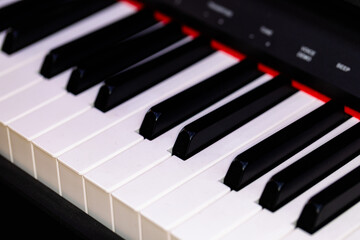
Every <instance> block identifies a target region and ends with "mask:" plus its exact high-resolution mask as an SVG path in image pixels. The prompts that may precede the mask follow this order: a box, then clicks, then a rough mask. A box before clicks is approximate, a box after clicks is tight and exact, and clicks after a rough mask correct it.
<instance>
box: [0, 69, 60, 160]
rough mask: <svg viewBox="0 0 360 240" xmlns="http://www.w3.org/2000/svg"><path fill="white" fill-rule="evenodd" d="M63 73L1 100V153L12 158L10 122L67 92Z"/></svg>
mask: <svg viewBox="0 0 360 240" xmlns="http://www.w3.org/2000/svg"><path fill="white" fill-rule="evenodd" d="M64 80H65V79H64V78H63V77H62V75H59V76H58V77H56V79H53V80H52V81H41V82H38V83H37V84H35V85H33V86H31V87H29V88H27V89H25V90H24V91H22V92H19V93H17V94H15V95H13V96H11V97H9V98H6V99H5V100H3V101H1V102H0V111H1V113H0V143H1V144H0V153H1V154H2V155H3V156H4V157H6V158H7V159H10V160H12V157H11V151H10V146H9V132H8V128H7V126H8V124H10V123H11V122H13V121H15V120H17V119H19V118H21V117H23V116H25V115H26V114H29V113H30V112H32V111H35V110H36V109H38V108H40V107H42V106H45V105H46V104H48V103H50V102H52V101H54V100H55V99H57V98H59V97H61V96H62V95H65V94H66V91H65V90H64V89H63V87H61V86H64V85H65V82H64Z"/></svg>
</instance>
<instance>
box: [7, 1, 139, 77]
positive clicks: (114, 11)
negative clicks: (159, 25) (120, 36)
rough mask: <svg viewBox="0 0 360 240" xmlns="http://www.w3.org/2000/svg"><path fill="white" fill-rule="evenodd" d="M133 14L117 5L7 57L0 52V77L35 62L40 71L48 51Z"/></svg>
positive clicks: (131, 10)
mask: <svg viewBox="0 0 360 240" xmlns="http://www.w3.org/2000/svg"><path fill="white" fill-rule="evenodd" d="M133 12H135V8H134V7H133V6H131V5H130V4H127V3H117V4H115V5H113V6H110V7H108V8H105V9H104V10H101V11H99V12H98V13H95V14H93V15H91V16H89V17H87V18H84V19H82V20H80V21H79V22H77V23H75V24H72V25H71V26H69V27H67V28H65V29H63V30H61V31H59V32H57V33H54V34H52V35H50V36H49V37H46V38H44V39H43V40H40V41H38V42H36V43H34V44H32V45H31V46H29V47H27V48H24V49H22V50H20V51H18V52H16V53H14V54H11V55H7V54H6V53H3V52H1V53H0V66H1V69H0V76H1V75H3V74H6V73H8V72H10V71H13V70H15V69H17V68H19V67H21V66H24V65H25V64H28V63H30V62H34V63H35V62H36V63H37V64H38V69H36V70H40V66H41V64H42V61H43V57H44V56H45V55H46V53H47V52H48V51H49V50H50V49H52V48H54V47H57V46H59V45H61V44H63V43H66V42H68V41H70V40H72V39H75V38H77V37H80V36H83V35H84V34H86V33H88V32H90V31H93V30H96V29H99V28H101V27H103V26H106V25H107V24H110V23H111V22H114V21H116V20H118V19H120V18H123V17H125V16H128V15H129V14H131V13H133Z"/></svg>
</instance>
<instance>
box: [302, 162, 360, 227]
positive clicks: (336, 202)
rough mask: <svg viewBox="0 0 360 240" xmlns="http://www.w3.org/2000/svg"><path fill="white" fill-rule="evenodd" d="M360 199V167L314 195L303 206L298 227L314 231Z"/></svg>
mask: <svg viewBox="0 0 360 240" xmlns="http://www.w3.org/2000/svg"><path fill="white" fill-rule="evenodd" d="M359 200H360V167H357V168H356V169H355V170H353V171H351V172H350V173H348V174H346V175H345V176H344V177H342V178H340V179H339V180H338V181H336V182H335V183H333V184H331V185H330V186H328V187H327V188H325V189H324V190H322V191H321V192H319V193H318V194H316V195H315V196H313V197H312V198H311V199H310V200H309V201H308V202H307V203H306V205H305V207H304V208H303V210H302V212H301V214H300V217H299V219H298V221H297V227H299V228H301V229H303V230H305V231H307V232H308V233H314V232H316V231H317V230H319V229H320V228H321V227H323V226H324V225H326V224H327V223H329V222H330V221H331V220H333V219H334V218H335V217H337V216H339V215H340V214H341V213H343V212H345V211H346V210H347V209H349V208H350V207H351V206H353V205H354V204H355V203H357V202H359Z"/></svg>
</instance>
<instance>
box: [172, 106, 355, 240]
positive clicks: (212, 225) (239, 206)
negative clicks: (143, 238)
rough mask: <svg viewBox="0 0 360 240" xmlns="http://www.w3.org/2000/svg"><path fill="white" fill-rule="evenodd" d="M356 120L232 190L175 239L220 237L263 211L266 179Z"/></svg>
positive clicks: (181, 229)
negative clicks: (262, 195)
mask: <svg viewBox="0 0 360 240" xmlns="http://www.w3.org/2000/svg"><path fill="white" fill-rule="evenodd" d="M318 105H319V103H316V106H318ZM355 122H356V121H354V120H351V121H349V122H347V123H346V124H345V125H343V126H342V127H339V128H338V129H337V130H335V131H332V132H330V133H329V134H328V135H326V136H324V137H323V138H321V139H319V140H318V141H316V142H314V143H313V144H312V145H310V146H309V147H307V148H305V149H303V150H302V151H300V152H299V153H298V154H296V155H294V156H293V157H291V158H290V159H288V160H287V161H285V162H283V163H282V164H280V165H279V166H277V167H276V168H274V169H272V170H270V171H269V172H267V173H266V174H264V175H263V176H261V177H260V178H258V179H257V180H256V181H254V182H252V183H251V184H249V185H248V186H246V187H245V188H243V189H241V190H240V191H238V192H235V191H232V192H230V193H229V194H227V195H226V196H225V197H223V198H221V199H219V200H218V201H216V202H215V203H214V204H212V205H210V206H209V207H208V208H206V209H204V210H202V211H201V212H200V213H199V214H197V215H195V216H193V217H192V218H190V219H189V220H188V221H186V222H184V223H183V224H181V225H179V226H178V227H176V228H175V229H173V230H172V232H171V233H172V239H197V238H196V236H202V237H203V238H204V239H218V238H219V237H221V236H224V235H225V234H226V233H228V232H230V231H231V230H233V229H234V228H236V227H237V226H239V225H241V224H242V223H244V222H246V220H248V219H249V218H251V217H252V216H254V215H255V214H256V213H259V212H260V211H261V209H262V207H261V206H260V205H258V204H257V203H256V202H257V201H258V199H259V198H260V195H261V193H262V190H263V188H264V186H265V184H266V182H267V181H268V179H269V178H270V177H271V176H272V175H274V174H275V173H276V172H279V171H280V170H282V169H284V168H286V167H287V166H289V165H290V164H292V163H293V162H295V161H296V160H298V159H299V158H301V157H302V156H304V155H305V154H307V153H308V152H310V151H312V150H313V149H315V148H317V147H318V146H320V145H321V144H323V143H324V142H326V141H328V139H329V138H332V137H333V136H335V135H337V134H339V133H340V132H342V131H344V130H345V129H347V128H349V127H350V126H351V125H353V124H354V123H355ZM245 150H246V149H244V150H243V151H245ZM224 176H225V174H224Z"/></svg>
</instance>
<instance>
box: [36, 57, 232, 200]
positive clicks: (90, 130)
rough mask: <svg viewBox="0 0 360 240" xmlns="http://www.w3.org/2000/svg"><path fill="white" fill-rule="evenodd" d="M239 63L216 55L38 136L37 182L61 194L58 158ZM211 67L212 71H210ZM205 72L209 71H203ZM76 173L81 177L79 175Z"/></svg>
mask: <svg viewBox="0 0 360 240" xmlns="http://www.w3.org/2000/svg"><path fill="white" fill-rule="evenodd" d="M237 61H238V60H237V59H235V58H233V57H229V56H228V55H226V54H223V53H221V52H216V53H214V54H212V55H210V56H209V57H207V58H205V59H203V60H201V61H199V62H198V63H196V64H194V65H192V66H191V67H189V68H187V69H185V70H184V71H181V72H180V73H178V74H176V75H174V76H172V77H170V78H169V79H167V80H165V81H164V82H162V83H159V84H157V85H156V86H154V87H152V88H150V89H149V90H147V91H144V92H143V93H141V94H139V95H137V96H135V97H134V98H132V99H130V100H128V101H126V102H125V103H123V104H121V105H119V106H117V107H116V108H114V109H113V110H110V111H108V112H106V113H103V112H100V111H98V110H97V109H90V110H89V111H87V112H85V113H84V114H81V115H79V116H78V117H76V118H74V119H72V120H70V121H68V122H66V123H65V124H63V125H61V126H59V127H57V128H55V129H53V130H51V131H49V132H47V133H46V134H43V135H41V136H39V137H38V138H36V139H34V141H33V144H34V159H35V165H36V167H37V168H39V169H37V176H38V179H40V180H41V181H42V182H44V183H45V184H46V185H47V186H49V187H50V188H51V189H53V190H54V191H56V192H59V193H61V192H60V186H59V179H58V162H57V158H58V157H59V156H60V155H61V154H63V153H65V152H66V151H69V150H71V149H72V148H74V147H76V146H78V145H79V144H81V143H83V142H85V141H87V140H89V139H90V138H92V137H94V136H95V135H97V134H99V133H100V132H102V131H104V130H106V129H107V128H110V127H112V126H114V125H115V124H118V123H120V122H122V121H124V120H125V119H127V118H129V117H131V116H132V115H134V114H136V113H139V112H141V111H143V114H145V111H146V110H147V108H149V107H151V105H153V104H155V103H157V102H159V101H162V100H163V99H166V98H168V97H169V96H172V95H174V94H176V93H177V92H180V91H182V90H183V89H186V88H188V87H190V86H192V85H194V84H196V83H198V82H200V81H202V80H204V79H205V78H207V77H209V76H212V75H213V74H215V73H217V72H219V71H221V70H223V69H225V68H227V67H229V66H231V65H233V64H235V63H236V62H237ZM209 66H213V67H212V68H211V69H209ZM205 69H206V71H204V70H205ZM135 130H136V129H135ZM67 165H68V166H71V163H67ZM70 169H71V168H70ZM74 173H75V174H76V175H78V174H77V173H76V171H74Z"/></svg>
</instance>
